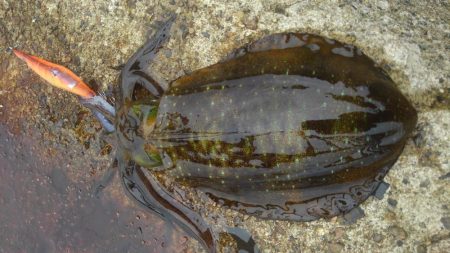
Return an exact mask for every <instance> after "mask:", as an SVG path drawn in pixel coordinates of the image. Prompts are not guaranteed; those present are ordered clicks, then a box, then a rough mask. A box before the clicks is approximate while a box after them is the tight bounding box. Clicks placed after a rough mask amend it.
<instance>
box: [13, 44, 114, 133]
mask: <svg viewBox="0 0 450 253" xmlns="http://www.w3.org/2000/svg"><path fill="white" fill-rule="evenodd" d="M13 52H14V54H15V55H16V56H17V57H19V58H20V59H21V60H23V61H25V63H26V64H27V65H28V67H29V68H31V69H32V70H33V71H34V72H35V73H36V74H38V75H39V76H40V77H42V78H43V79H44V80H45V81H47V82H48V83H49V84H51V85H53V86H55V87H57V88H60V89H63V90H66V91H69V92H71V93H73V94H76V95H78V96H79V98H80V102H81V104H83V105H84V106H86V107H88V108H89V109H90V110H91V111H92V113H93V114H94V116H95V117H96V118H97V119H98V120H99V121H100V123H101V124H102V126H103V128H105V130H106V131H108V132H114V130H115V129H114V124H113V123H112V121H113V117H114V116H115V109H114V107H113V106H112V105H110V104H109V103H108V102H106V100H105V99H104V98H103V97H101V96H99V95H97V94H96V93H95V92H94V91H93V90H92V89H91V88H90V87H89V86H88V85H87V84H86V83H85V82H83V80H81V78H80V77H78V76H77V75H76V74H75V73H73V72H72V71H71V70H70V69H68V68H66V67H63V66H61V65H58V64H55V63H52V62H49V61H46V60H44V59H41V58H39V57H36V56H33V55H29V54H27V53H24V52H22V51H20V50H17V49H13Z"/></svg>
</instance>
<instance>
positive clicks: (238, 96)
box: [118, 33, 417, 244]
mask: <svg viewBox="0 0 450 253" xmlns="http://www.w3.org/2000/svg"><path fill="white" fill-rule="evenodd" d="M131 65H132V64H129V66H131ZM123 75H124V74H123ZM122 78H123V77H122ZM130 80H131V79H130ZM143 83H144V84H143ZM136 84H140V85H136ZM143 87H146V85H145V82H144V81H140V82H136V81H135V80H134V79H133V80H132V82H126V81H125V82H124V79H122V91H123V92H124V94H125V95H124V96H123V101H122V102H123V106H122V108H121V110H120V113H119V123H118V129H119V139H120V142H121V144H122V147H123V150H124V152H123V153H124V159H125V160H126V159H131V161H132V160H135V161H136V162H137V164H139V165H142V166H146V165H150V166H147V167H148V168H147V169H148V170H146V172H145V173H146V175H147V179H148V180H150V181H152V182H153V184H154V185H158V182H157V179H156V178H158V177H157V176H159V175H164V176H168V177H171V178H173V179H174V180H175V181H176V182H178V183H179V184H182V185H185V186H188V187H192V188H196V189H199V190H201V191H203V192H206V193H207V194H208V195H209V196H210V197H211V199H213V200H214V201H217V202H218V203H219V204H221V205H224V206H226V207H229V208H232V209H235V210H239V211H241V212H244V213H247V214H251V215H256V216H258V217H261V218H270V219H288V220H299V221H308V220H314V219H318V218H321V217H332V216H335V215H339V214H342V213H346V212H348V211H350V210H351V209H353V208H354V207H356V206H357V205H358V204H359V203H361V202H362V201H364V200H365V199H366V198H367V197H369V196H370V195H371V194H372V193H373V192H374V190H375V189H376V188H377V186H378V184H379V183H380V182H381V180H382V178H383V177H384V175H385V174H386V172H387V171H388V170H389V168H390V167H391V166H392V165H393V164H394V163H395V161H396V160H397V158H398V156H399V155H400V153H401V151H402V149H403V147H404V145H405V142H406V139H407V137H408V136H409V135H410V134H411V132H412V131H413V129H414V127H415V125H416V121H417V116H416V111H415V110H414V108H413V107H412V106H411V104H410V103H409V102H408V101H407V100H406V98H405V97H404V96H403V95H402V94H401V93H400V92H399V91H398V90H397V88H396V87H395V84H394V83H393V81H392V80H391V79H390V78H389V76H387V75H386V73H385V72H384V71H383V70H381V69H380V68H378V67H376V65H375V63H374V62H373V61H372V60H371V59H369V58H368V57H367V56H365V55H364V54H362V53H361V51H359V50H358V49H357V48H355V47H353V46H351V45H346V44H342V43H339V42H337V41H334V40H330V39H326V38H323V37H320V36H316V35H311V34H301V33H298V34H294V33H287V34H275V35H270V36H267V37H265V38H263V39H261V40H258V41H256V42H254V43H252V44H249V45H247V46H246V47H243V48H241V49H238V50H236V51H235V52H234V53H233V54H231V55H230V56H229V58H228V59H227V60H225V61H223V62H221V63H218V64H215V65H212V66H210V67H206V68H203V69H200V70H197V71H195V72H193V73H192V74H189V75H186V76H183V77H181V78H179V79H177V80H175V81H174V82H172V83H171V85H170V87H169V89H168V90H166V91H164V92H160V94H155V92H154V91H152V90H150V92H149V91H147V90H149V89H145V88H143ZM152 94H153V95H152ZM144 105H145V106H144ZM133 108H134V109H133ZM136 108H138V109H137V110H136ZM152 108H153V112H154V113H155V115H156V119H154V118H152V117H148V116H147V117H146V116H145V115H148V111H149V110H151V109H152ZM155 108H156V109H157V114H156V109H155ZM143 115H144V116H143ZM152 119H153V120H152ZM146 154H147V155H148V157H149V158H150V159H147V158H148V157H147V158H146V159H147V160H145V159H142V155H144V156H145V155H146ZM158 156H159V157H158ZM128 163H130V162H128ZM124 164H126V162H124ZM132 164H133V166H134V168H137V167H139V168H141V166H139V165H137V164H136V163H132ZM123 167H124V168H127V166H123ZM128 168H129V167H128ZM141 169H142V168H141ZM142 178H143V176H142V177H141V180H143V179H142ZM149 178H150V179H149ZM158 187H159V188H160V189H162V190H164V187H162V185H161V184H159V186H158ZM146 188H147V189H148V188H149V186H148V185H147V186H146ZM150 188H152V187H150ZM142 189H145V187H143V188H142ZM142 191H145V190H141V192H142ZM164 191H165V193H164V194H168V195H169V197H167V196H166V198H165V199H166V201H167V199H169V201H172V200H173V198H172V197H170V192H169V191H167V189H166V190H164ZM135 197H136V195H135ZM141 202H142V201H141ZM147 202H148V201H147ZM153 204H154V203H153ZM175 209H177V208H174V209H171V210H172V212H173V211H174V210H175ZM175 212H177V211H175ZM188 213H189V212H188ZM184 214H186V213H184ZM189 215H193V216H195V214H193V213H189ZM197 218H198V217H197ZM181 219H184V218H181ZM194 219H195V218H194ZM185 220H189V219H185ZM189 222H191V225H192V224H194V223H195V222H193V223H192V219H191V220H190V221H189ZM189 222H187V223H189ZM185 223H186V222H185ZM193 226H194V227H196V225H195V224H194V225H193ZM197 227H198V226H197ZM203 229H206V228H203ZM194 230H195V229H194ZM199 231H203V232H204V231H205V230H202V229H200V230H199ZM200 237H202V236H200ZM206 244H208V243H206Z"/></svg>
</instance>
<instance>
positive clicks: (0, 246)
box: [0, 123, 188, 253]
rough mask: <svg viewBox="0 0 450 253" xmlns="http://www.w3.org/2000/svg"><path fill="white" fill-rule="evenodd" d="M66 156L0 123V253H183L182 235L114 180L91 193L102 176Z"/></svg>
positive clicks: (67, 153)
mask: <svg viewBox="0 0 450 253" xmlns="http://www.w3.org/2000/svg"><path fill="white" fill-rule="evenodd" d="M80 146H81V145H80ZM70 153H75V154H76V151H73V150H72V151H71V150H70V149H69V150H54V149H53V148H51V147H50V146H47V145H43V144H42V139H38V138H36V136H21V135H16V134H13V133H11V132H10V131H9V130H8V127H7V125H5V124H2V123H0V206H1V208H0V210H1V211H0V242H1V243H0V252H5V253H6V252H8V253H9V252H181V251H188V250H187V249H186V247H187V245H186V242H187V240H188V239H187V237H186V236H185V235H184V234H183V233H182V232H179V231H177V230H176V229H171V226H168V225H167V224H166V223H164V222H163V221H162V220H161V219H159V218H158V217H156V216H154V215H151V214H148V213H147V212H145V211H143V210H142V209H141V207H139V206H137V205H136V204H134V203H132V202H129V201H128V200H127V197H126V196H125V192H124V191H123V189H122V188H123V187H122V185H121V184H120V183H119V180H118V179H117V177H116V178H115V179H114V181H113V183H112V185H110V186H109V187H108V188H106V189H105V190H104V191H103V192H101V193H100V194H99V195H97V196H96V195H95V194H94V190H93V189H94V188H93V186H94V185H95V181H96V179H97V178H98V177H99V176H101V175H95V176H93V175H90V174H89V168H88V167H86V168H82V167H80V168H77V166H78V163H77V162H73V161H71V160H70V159H65V156H66V155H69V154H70ZM80 159H89V157H87V156H85V157H82V158H80ZM87 164H89V161H87Z"/></svg>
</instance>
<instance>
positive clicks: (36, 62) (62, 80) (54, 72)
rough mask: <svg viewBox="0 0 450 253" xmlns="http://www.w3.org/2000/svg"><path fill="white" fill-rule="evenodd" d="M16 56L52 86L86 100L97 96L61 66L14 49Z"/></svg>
mask: <svg viewBox="0 0 450 253" xmlns="http://www.w3.org/2000/svg"><path fill="white" fill-rule="evenodd" d="M13 52H14V54H15V55H16V56H17V57H19V58H20V59H22V60H23V61H25V62H26V64H27V65H28V67H30V68H31V69H32V70H33V71H34V72H36V74H38V75H39V76H40V77H42V78H43V79H44V80H45V81H47V82H48V83H50V84H51V85H53V86H55V87H57V88H60V89H63V90H66V91H69V92H71V93H74V94H76V95H78V96H80V97H82V98H84V99H88V98H92V97H94V96H95V95H96V94H95V92H94V91H93V90H92V89H91V88H89V86H87V84H86V83H84V82H83V80H81V78H79V77H78V76H77V75H75V74H74V73H73V72H72V71H71V70H69V69H68V68H66V67H63V66H61V65H58V64H55V63H52V62H49V61H46V60H44V59H41V58H39V57H36V56H33V55H29V54H27V53H24V52H22V51H20V50H17V49H13Z"/></svg>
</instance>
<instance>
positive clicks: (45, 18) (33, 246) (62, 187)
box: [0, 0, 450, 252]
mask: <svg viewBox="0 0 450 253" xmlns="http://www.w3.org/2000/svg"><path fill="white" fill-rule="evenodd" d="M171 13H176V14H177V15H178V17H177V21H176V24H175V25H174V28H173V29H172V38H171V40H170V41H169V43H168V45H167V47H166V48H165V49H164V50H163V51H162V53H161V54H160V55H159V56H158V61H157V62H156V63H155V64H154V71H155V72H156V73H160V76H161V78H162V79H166V80H168V81H170V80H173V79H174V78H176V77H178V76H180V75H183V74H185V73H189V72H191V71H193V70H195V69H198V68H201V67H205V66H208V65H210V64H213V63H216V62H217V61H219V60H221V59H223V58H224V57H225V56H226V55H227V53H229V52H230V51H231V50H232V49H234V48H237V47H239V46H242V45H243V44H245V43H247V42H250V41H253V40H256V39H258V38H260V37H262V36H264V35H268V34H272V33H276V32H286V31H296V32H309V33H316V34H319V35H322V36H327V37H330V38H334V39H337V40H340V41H342V42H345V43H350V44H354V45H355V46H357V47H359V48H360V49H361V50H362V51H363V52H364V53H365V54H367V55H368V56H370V57H371V58H373V59H374V60H375V61H376V62H377V63H379V65H380V66H382V67H383V68H384V69H385V70H386V71H387V72H388V73H389V75H390V76H391V77H392V78H393V80H394V81H395V82H396V83H397V84H398V86H399V88H400V89H401V91H402V92H403V93H404V94H405V95H406V96H407V97H408V99H410V101H411V102H412V103H413V105H414V106H415V107H416V109H417V110H418V112H419V124H418V127H417V129H416V133H415V137H414V138H413V139H412V140H410V141H409V142H408V144H407V146H406V148H405V151H404V153H403V154H402V156H401V157H400V159H399V161H398V162H397V163H396V164H395V165H394V167H393V168H392V169H391V171H390V172H389V173H388V175H387V177H386V181H387V182H388V183H389V184H390V188H389V189H388V190H387V192H386V197H385V198H383V199H382V200H377V199H373V198H372V199H369V200H368V201H367V202H365V203H364V204H363V205H362V208H363V209H364V213H365V217H363V218H362V219H360V220H358V221H356V223H354V224H349V225H345V224H343V223H340V222H339V219H331V220H319V221H315V222H309V223H298V222H283V221H265V220H260V219H257V218H254V217H248V216H244V215H241V214H237V213H235V212H233V211H224V212H223V215H222V216H220V218H217V216H216V218H215V221H213V222H215V223H216V224H217V226H220V225H221V224H228V225H239V226H240V227H243V228H246V229H248V230H249V231H250V233H251V234H252V235H253V237H254V240H255V242H256V244H257V245H259V247H260V249H261V250H262V251H263V252H298V251H302V252H346V251H351V252H367V251H376V252H410V251H417V252H445V251H446V250H448V248H449V247H450V246H449V245H450V230H449V216H450V209H449V205H450V180H449V177H448V176H446V175H449V173H450V165H449V160H450V159H449V158H450V137H449V134H448V133H449V130H448V129H449V126H450V110H449V109H450V108H449V107H450V106H449V105H450V82H449V80H450V76H449V73H450V62H449V59H450V57H449V56H450V54H449V51H450V50H449V49H450V48H449V45H450V5H449V4H448V3H447V2H441V3H433V4H431V3H426V2H423V1H395V2H390V1H376V2H371V3H366V2H363V3H360V2H354V1H340V2H336V3H325V2H323V3H316V2H306V1H305V2H299V1H288V0H284V1H250V0H248V1H247V0H246V1H239V2H238V1H236V2H230V1H227V2H223V1H213V0H204V1H177V0H175V1H167V2H164V3H159V2H158V1H106V0H105V1H103V0H101V1H95V2H92V1H79V2H76V3H75V2H73V3H72V2H60V1H53V0H50V1H44V2H41V1H2V2H0V175H1V177H0V192H1V195H0V205H1V206H2V212H1V213H0V224H1V226H2V229H1V231H0V241H2V244H1V245H0V252H39V251H42V252H64V251H65V250H67V251H70V252H72V251H74V252H82V251H89V252H105V251H108V252H126V251H127V250H128V251H129V252H161V251H164V250H165V251H166V252H173V251H176V252H185V251H187V252H197V251H198V250H199V248H198V247H199V245H198V244H197V243H196V242H195V241H194V240H191V239H188V238H185V235H184V234H183V233H182V232H180V231H178V230H177V229H173V228H172V227H171V226H168V224H166V223H165V222H163V221H161V220H160V219H159V218H158V217H157V216H156V215H153V214H151V213H149V212H147V211H144V209H142V208H141V207H140V206H138V205H137V204H135V203H134V202H133V201H132V200H131V199H129V198H128V196H126V194H125V191H124V190H123V187H122V185H121V184H120V182H119V180H118V178H117V177H116V178H115V179H114V180H113V183H112V185H110V186H109V187H107V188H106V189H104V190H103V191H101V192H100V193H99V194H98V195H95V194H94V192H95V187H94V185H95V183H96V182H98V181H99V180H100V178H101V176H102V175H103V174H104V173H105V171H106V170H107V169H108V168H109V167H110V166H111V163H112V160H113V157H114V149H113V148H111V146H108V144H107V140H108V138H109V137H108V136H105V135H104V133H103V132H102V131H101V129H100V128H101V127H100V125H99V124H98V123H97V122H96V121H95V120H94V118H93V117H92V116H91V115H90V113H89V112H88V111H87V110H86V109H84V108H82V107H81V106H80V105H79V104H78V102H77V99H76V98H75V97H74V96H72V95H69V94H66V93H64V92H62V91H59V90H56V89H54V88H50V87H48V86H47V85H45V84H44V83H43V81H42V80H41V79H39V78H38V77H36V76H35V75H34V74H33V73H32V72H31V71H30V70H28V69H26V67H25V65H24V64H23V63H21V62H20V61H19V60H18V59H16V58H14V56H13V55H11V52H10V50H9V48H10V47H18V48H20V49H23V50H24V51H27V52H29V53H32V54H36V55H39V56H41V57H43V58H46V59H49V60H51V61H54V62H56V63H59V64H63V65H65V66H67V67H69V68H70V69H72V70H74V71H75V72H76V73H77V74H79V75H80V76H81V77H82V78H83V79H84V80H85V81H86V82H88V83H89V84H91V85H93V86H95V87H94V88H96V89H97V90H99V91H100V92H104V93H106V94H111V93H112V92H111V91H112V88H114V87H117V86H116V83H115V80H116V78H117V76H118V71H117V70H115V67H117V66H120V65H121V64H123V63H124V62H126V60H127V59H128V57H129V56H130V55H131V54H132V53H133V52H134V51H135V50H136V49H137V48H138V47H139V46H140V45H141V44H142V43H143V42H144V41H145V40H146V37H147V36H148V35H149V34H151V32H152V31H154V30H155V29H154V28H156V27H158V26H159V25H160V24H161V21H163V20H165V18H166V17H167V15H168V14H171ZM200 204H201V203H200ZM161 231H165V232H164V233H162V232H161Z"/></svg>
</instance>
